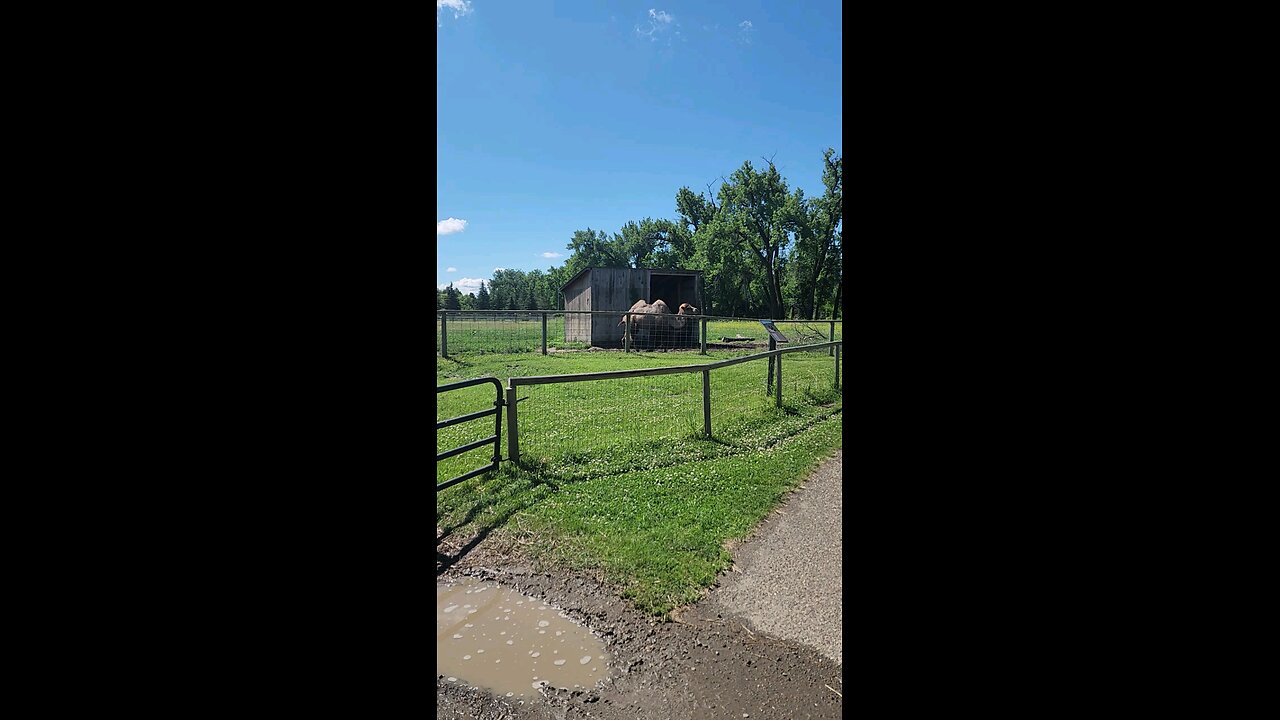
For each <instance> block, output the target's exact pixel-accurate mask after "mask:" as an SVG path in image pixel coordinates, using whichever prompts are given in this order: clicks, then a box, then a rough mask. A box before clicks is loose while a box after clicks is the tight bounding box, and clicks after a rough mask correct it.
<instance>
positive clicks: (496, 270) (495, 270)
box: [493, 268, 506, 272]
mask: <svg viewBox="0 0 1280 720" xmlns="http://www.w3.org/2000/svg"><path fill="white" fill-rule="evenodd" d="M499 270H506V268H494V269H493V271H494V272H498V271H499Z"/></svg>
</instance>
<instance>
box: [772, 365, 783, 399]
mask: <svg viewBox="0 0 1280 720" xmlns="http://www.w3.org/2000/svg"><path fill="white" fill-rule="evenodd" d="M774 357H775V358H777V360H778V384H777V385H775V386H774V392H776V393H777V394H778V402H777V404H778V407H782V353H778V354H777V355H774Z"/></svg>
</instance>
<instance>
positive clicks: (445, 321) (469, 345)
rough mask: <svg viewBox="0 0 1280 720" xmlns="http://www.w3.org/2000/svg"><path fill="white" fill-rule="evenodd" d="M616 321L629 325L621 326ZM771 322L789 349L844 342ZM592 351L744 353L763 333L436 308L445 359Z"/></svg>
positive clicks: (698, 318) (728, 321)
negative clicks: (467, 356)
mask: <svg viewBox="0 0 1280 720" xmlns="http://www.w3.org/2000/svg"><path fill="white" fill-rule="evenodd" d="M624 317H628V318H630V321H628V322H624V321H623V318H624ZM773 322H774V324H775V325H776V326H777V328H778V329H779V330H781V331H782V332H783V333H784V334H785V335H786V336H787V339H788V340H789V341H790V342H791V343H793V344H796V345H801V344H813V343H823V342H835V341H841V340H843V339H844V338H843V324H844V321H843V320H831V319H824V320H774V321H773ZM628 331H630V332H628ZM593 347H595V348H600V349H607V350H622V351H624V352H631V351H640V352H668V351H693V352H698V353H700V354H704V355H705V354H706V352H707V350H729V351H735V350H736V351H741V352H744V353H749V352H755V351H759V350H764V349H767V348H769V333H768V332H767V331H766V330H765V328H764V326H763V325H761V322H760V320H759V319H756V318H739V317H725V316H715V315H683V316H682V315H679V314H667V315H659V316H655V315H646V314H640V313H626V312H613V311H598V310H597V311H585V310H569V311H565V310H503V311H490V310H438V311H436V352H437V353H439V354H440V355H441V357H445V358H448V357H453V356H462V355H476V354H484V353H526V352H528V353H536V352H541V353H542V354H543V355H546V354H548V353H554V352H573V351H578V350H589V349H591V348H593ZM828 354H831V353H828Z"/></svg>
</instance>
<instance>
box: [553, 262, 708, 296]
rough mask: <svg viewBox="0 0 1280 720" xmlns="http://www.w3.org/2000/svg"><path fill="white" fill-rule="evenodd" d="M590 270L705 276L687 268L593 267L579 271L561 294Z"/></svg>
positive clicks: (563, 287) (563, 286)
mask: <svg viewBox="0 0 1280 720" xmlns="http://www.w3.org/2000/svg"><path fill="white" fill-rule="evenodd" d="M590 270H649V271H651V272H658V273H685V274H688V275H701V274H703V271H702V270H687V269H685V268H633V267H630V266H627V267H620V268H616V267H615V268H606V267H603V266H592V267H585V268H582V269H581V270H579V271H578V273H577V274H576V275H574V276H573V277H571V278H569V281H568V282H566V283H565V284H564V285H561V286H560V292H564V289H565V288H567V287H569V286H570V285H572V284H574V283H575V282H577V280H578V278H580V277H582V274H583V273H585V272H587V271H590Z"/></svg>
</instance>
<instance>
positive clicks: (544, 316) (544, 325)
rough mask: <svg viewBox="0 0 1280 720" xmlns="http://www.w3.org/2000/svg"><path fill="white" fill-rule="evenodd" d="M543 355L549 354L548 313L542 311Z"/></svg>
mask: <svg viewBox="0 0 1280 720" xmlns="http://www.w3.org/2000/svg"><path fill="white" fill-rule="evenodd" d="M542 354H543V355H546V354H547V312H546V311H545V310H543V311H542Z"/></svg>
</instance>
